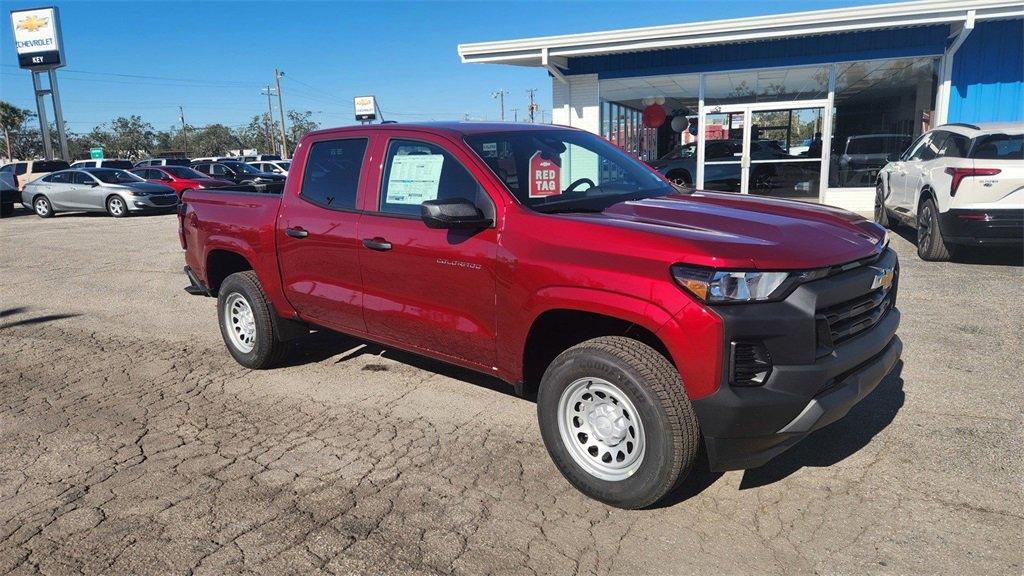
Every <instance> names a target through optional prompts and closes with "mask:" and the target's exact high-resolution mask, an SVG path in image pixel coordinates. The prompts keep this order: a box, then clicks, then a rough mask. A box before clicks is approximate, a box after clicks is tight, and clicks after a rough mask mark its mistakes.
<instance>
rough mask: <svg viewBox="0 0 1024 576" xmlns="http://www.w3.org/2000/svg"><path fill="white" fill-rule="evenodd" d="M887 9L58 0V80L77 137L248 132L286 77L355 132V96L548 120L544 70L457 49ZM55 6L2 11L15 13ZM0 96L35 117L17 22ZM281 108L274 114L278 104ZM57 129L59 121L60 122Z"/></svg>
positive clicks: (7, 35)
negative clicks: (117, 121)
mask: <svg viewBox="0 0 1024 576" xmlns="http://www.w3.org/2000/svg"><path fill="white" fill-rule="evenodd" d="M879 1H880V0H817V1H812V0H803V1H795V0H743V1H741V0H735V1H733V0H698V1H690V0H686V1H675V2H656V1H644V2H489V1H488V2H485V1H478V2H440V1H433V2H428V1H424V2H338V1H335V2H326V1H324V2H286V1H252V0H250V1H247V2H234V1H217V2H155V1H152V2H147V1H126V2H98V1H88V0H85V1H57V2H53V3H52V5H55V6H57V7H58V8H59V10H60V20H61V27H62V29H63V38H64V47H65V54H66V60H67V66H66V67H65V68H62V69H60V71H59V72H58V81H59V88H60V95H61V101H62V104H63V109H64V118H65V121H66V123H67V125H68V130H69V131H71V132H76V133H84V132H88V131H89V130H90V129H92V127H93V126H96V125H99V124H102V123H105V122H109V121H110V120H111V119H113V118H115V117H118V116H127V115H131V114H137V115H139V116H141V117H142V118H143V119H144V120H145V121H147V122H149V123H150V124H152V125H153V126H154V127H156V128H158V129H167V128H169V127H171V126H172V125H175V124H177V123H178V122H179V119H178V106H183V107H184V111H185V117H186V120H187V121H188V123H189V124H192V125H195V126H202V125H206V124H211V123H217V122H219V123H222V124H227V125H229V126H232V127H238V126H241V125H244V124H247V123H248V122H249V120H250V119H251V118H252V117H253V116H255V115H257V114H261V113H263V112H265V111H266V109H267V99H266V96H263V95H261V88H263V87H264V86H266V85H268V84H273V81H274V68H279V69H281V70H282V71H284V77H283V79H282V80H281V91H282V93H283V96H284V103H285V109H296V110H308V111H311V112H313V118H314V119H315V120H316V121H318V122H320V124H321V125H322V126H342V125H348V124H353V123H354V122H355V121H354V118H353V108H352V98H353V97H355V96H362V95H371V94H372V95H375V96H376V97H377V101H378V105H379V106H380V108H381V109H382V111H383V116H384V118H385V119H387V120H398V121H407V122H409V121H421V120H452V119H462V118H464V117H467V116H468V117H470V118H473V119H490V120H495V119H498V117H499V115H500V108H499V103H498V100H496V99H493V98H492V97H491V93H492V92H495V91H499V90H507V91H508V95H507V96H506V97H505V108H506V118H507V119H510V120H511V119H512V117H513V112H512V109H513V108H518V109H519V115H520V118H522V117H523V115H524V114H525V110H526V106H527V104H528V96H527V92H526V90H527V89H529V88H536V89H537V93H536V96H537V102H538V104H540V106H541V109H543V110H550V107H551V80H550V78H549V77H548V75H547V73H546V71H544V70H543V69H540V68H526V67H518V66H504V65H493V64H462V63H461V62H460V60H459V57H458V54H457V52H456V47H457V45H458V44H460V43H467V42H482V41H489V40H507V39H515V38H526V37H532V36H546V35H553V34H568V33H577V32H593V31H599V30H611V29H618V28H629V27H637V26H655V25H663V24H676V23H683V22H691V21H702V20H716V19H724V18H740V17H744V16H757V15H763V14H773V13H785V12H797V11H804V10H814V9H827V8H841V7H847V6H857V5H867V4H877V3H879ZM47 5H51V3H48V2H46V0H32V1H28V2H25V1H8V0H5V1H4V2H3V7H4V8H5V10H4V11H5V12H9V11H10V10H17V9H22V8H36V7H40V6H47ZM0 99H3V100H6V101H8V102H11V103H12V104H15V105H17V106H20V107H23V108H29V109H32V110H35V103H34V99H33V94H32V80H31V75H30V74H29V72H28V71H27V70H21V69H19V68H18V62H17V55H16V54H15V52H14V40H13V36H12V31H11V24H10V17H9V16H6V17H5V20H4V22H3V23H2V25H0ZM274 106H275V110H276V106H277V103H276V101H275V102H274ZM51 119H52V116H51Z"/></svg>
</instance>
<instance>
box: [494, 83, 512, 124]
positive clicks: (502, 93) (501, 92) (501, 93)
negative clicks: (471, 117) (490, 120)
mask: <svg viewBox="0 0 1024 576" xmlns="http://www.w3.org/2000/svg"><path fill="white" fill-rule="evenodd" d="M505 94H508V90H498V91H497V92H491V98H497V99H498V100H499V101H500V102H501V121H502V122H504V121H505Z"/></svg>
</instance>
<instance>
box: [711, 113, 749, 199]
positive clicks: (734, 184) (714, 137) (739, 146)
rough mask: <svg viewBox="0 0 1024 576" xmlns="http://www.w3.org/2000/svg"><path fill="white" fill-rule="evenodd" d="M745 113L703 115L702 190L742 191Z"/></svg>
mask: <svg viewBox="0 0 1024 576" xmlns="http://www.w3.org/2000/svg"><path fill="white" fill-rule="evenodd" d="M745 116H746V114H745V112H743V111H742V110H740V111H736V112H724V113H714V114H705V115H704V189H705V190H720V191H722V192H742V191H743V172H744V171H743V124H744V119H745Z"/></svg>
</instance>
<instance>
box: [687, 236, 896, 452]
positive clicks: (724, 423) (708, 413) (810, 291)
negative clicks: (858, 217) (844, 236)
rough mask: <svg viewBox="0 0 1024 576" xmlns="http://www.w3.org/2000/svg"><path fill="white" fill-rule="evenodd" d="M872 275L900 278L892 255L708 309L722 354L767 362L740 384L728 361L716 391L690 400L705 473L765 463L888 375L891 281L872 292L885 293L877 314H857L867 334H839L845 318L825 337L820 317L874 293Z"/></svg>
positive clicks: (892, 339)
mask: <svg viewBox="0 0 1024 576" xmlns="http://www.w3.org/2000/svg"><path fill="white" fill-rule="evenodd" d="M879 270H897V271H898V264H897V262H896V255H895V253H893V252H892V251H891V250H887V251H886V252H885V253H883V254H882V255H881V256H880V257H879V258H878V259H877V260H876V261H873V262H870V263H868V264H866V265H863V266H860V267H859V268H855V269H851V270H849V271H845V272H840V273H838V274H836V275H834V276H830V277H828V278H825V279H822V280H818V281H815V282H811V283H808V284H805V285H803V286H801V287H799V288H798V289H797V290H796V291H794V293H793V294H792V295H790V297H789V298H787V299H786V300H784V301H782V302H776V303H761V304H748V305H742V306H729V307H720V308H717V309H716V312H717V313H718V314H719V315H720V316H721V317H722V320H723V326H724V335H725V341H726V344H727V348H726V349H729V346H731V343H732V342H745V343H750V342H755V343H757V345H759V346H762V347H763V350H764V351H765V352H766V354H767V356H769V357H770V358H771V369H770V372H768V375H767V376H766V377H765V378H764V380H763V382H762V383H761V384H760V385H749V383H748V385H739V384H737V383H736V382H734V380H735V374H734V373H733V368H732V364H733V363H734V361H729V362H726V363H725V369H724V370H723V375H722V383H721V385H720V386H719V388H718V390H717V391H716V392H714V393H713V394H711V395H709V396H706V397H704V398H700V399H698V400H695V401H694V402H693V405H694V409H695V410H696V412H697V417H698V420H699V422H700V426H701V431H702V433H703V435H704V440H705V446H706V448H707V452H708V459H709V463H710V465H711V468H712V469H713V470H739V469H746V468H756V467H758V466H761V465H763V464H765V463H766V462H768V461H769V460H771V459H772V458H773V457H775V456H777V455H778V454H780V453H782V452H784V451H785V450H787V449H788V448H790V447H792V446H793V445H794V444H796V443H797V442H799V441H800V440H801V439H802V438H804V437H806V436H807V435H808V434H810V433H811V432H813V431H815V430H818V429H820V428H822V427H824V426H827V425H828V424H831V423H832V422H835V421H836V420H839V419H840V418H842V417H843V416H845V415H846V413H847V412H849V411H850V409H851V408H852V407H853V406H854V405H855V404H857V402H859V401H860V400H862V399H863V398H864V397H865V396H867V395H868V394H870V393H871V391H872V390H874V389H875V387H877V386H878V384H879V383H880V382H881V381H882V380H883V379H884V378H885V377H886V375H888V374H889V372H890V371H892V369H893V367H894V366H896V363H897V362H898V361H899V358H900V354H901V353H902V350H903V344H902V342H901V341H900V339H899V337H898V336H896V330H897V328H898V327H899V323H900V313H899V310H897V309H895V308H893V307H892V306H893V304H894V302H895V297H896V288H897V287H896V285H895V284H893V285H892V286H891V287H890V288H887V289H886V291H885V292H877V293H878V295H879V296H882V295H883V294H884V295H885V297H884V298H883V299H881V302H882V303H881V304H879V305H878V307H877V308H875V309H874V310H875V311H876V312H877V316H870V314H871V312H870V311H866V312H864V316H863V318H865V322H870V327H869V328H865V329H863V330H862V331H860V332H857V333H856V334H854V335H842V334H844V332H843V330H842V328H844V327H845V324H844V323H843V321H836V322H835V324H834V325H833V326H832V328H833V330H832V331H830V325H829V321H828V320H826V317H827V316H828V315H829V314H831V313H832V312H831V311H834V310H835V309H836V307H837V306H838V307H840V308H841V307H842V305H843V303H844V302H851V301H852V302H857V301H858V299H860V298H867V297H868V296H870V295H871V294H873V293H875V291H876V290H881V289H880V288H872V286H873V284H874V282H875V278H876V277H877V275H878V271H879ZM897 278H898V272H897ZM755 307H756V308H755ZM851 310H853V311H854V312H856V311H857V310H859V309H858V308H853V309H851ZM857 317H858V318H859V317H861V316H857ZM823 323H824V327H823ZM833 338H835V340H833Z"/></svg>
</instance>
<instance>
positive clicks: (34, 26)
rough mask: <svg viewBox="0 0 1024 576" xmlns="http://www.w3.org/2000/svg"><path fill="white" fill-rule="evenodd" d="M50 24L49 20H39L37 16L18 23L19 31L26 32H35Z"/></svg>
mask: <svg viewBox="0 0 1024 576" xmlns="http://www.w3.org/2000/svg"><path fill="white" fill-rule="evenodd" d="M49 22H50V19H49V18H40V17H38V16H29V17H27V18H24V19H22V21H21V22H18V29H19V30H27V31H29V32H35V31H36V30H39V29H40V28H42V27H44V26H46V25H47V24H48V23H49Z"/></svg>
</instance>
